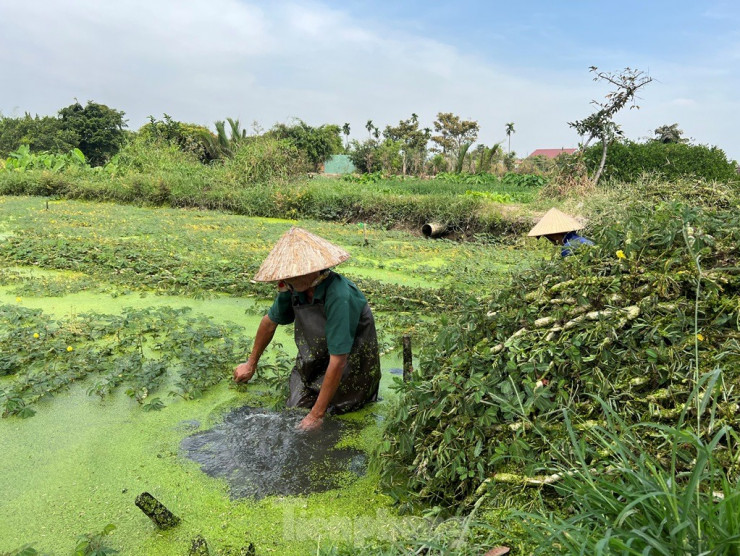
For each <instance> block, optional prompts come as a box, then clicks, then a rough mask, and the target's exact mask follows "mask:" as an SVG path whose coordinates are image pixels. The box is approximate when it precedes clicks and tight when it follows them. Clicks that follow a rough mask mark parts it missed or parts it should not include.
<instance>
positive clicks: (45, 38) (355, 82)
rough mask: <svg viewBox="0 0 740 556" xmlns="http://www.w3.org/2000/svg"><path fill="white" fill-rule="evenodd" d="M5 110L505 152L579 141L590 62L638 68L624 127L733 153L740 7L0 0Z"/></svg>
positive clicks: (591, 87)
mask: <svg viewBox="0 0 740 556" xmlns="http://www.w3.org/2000/svg"><path fill="white" fill-rule="evenodd" d="M0 64H2V67H3V68H4V72H3V78H2V85H1V86H0V112H1V113H2V114H4V115H6V116H8V115H10V116H13V115H22V114H23V113H24V112H26V111H28V112H31V113H33V114H35V113H38V114H54V113H56V111H57V110H58V109H59V108H61V107H63V106H67V105H69V104H71V103H72V102H74V99H75V98H77V99H79V100H80V101H82V102H85V101H87V100H95V101H96V102H101V103H105V104H108V105H109V106H112V107H114V108H116V109H119V110H123V111H125V112H126V117H127V118H128V121H129V127H130V128H132V129H136V128H138V127H139V126H141V125H142V124H143V123H145V122H146V119H147V116H149V115H150V114H153V115H155V116H158V117H161V116H162V114H163V113H165V112H166V113H168V114H170V115H171V116H173V117H174V118H176V119H179V120H183V121H189V122H194V123H199V124H203V125H209V126H211V127H212V126H213V122H214V121H215V120H218V119H224V118H226V117H235V118H239V119H240V121H241V122H242V124H243V125H245V126H246V127H251V125H252V123H253V122H256V124H257V126H256V127H257V128H259V127H261V128H269V127H270V126H272V125H273V124H274V123H276V122H289V121H290V120H291V118H295V117H298V118H302V119H304V120H305V121H307V122H309V123H311V124H314V125H318V124H322V123H337V124H339V125H341V124H343V123H344V122H349V123H350V125H351V128H352V136H353V137H354V138H363V137H365V136H366V132H365V129H364V126H365V122H366V121H367V120H368V119H372V120H373V121H374V122H375V124H376V125H378V126H379V127H381V128H382V127H384V126H385V125H386V124H395V123H397V122H398V120H399V119H402V118H408V117H409V116H410V115H411V113H412V112H414V113H416V114H418V115H419V116H420V119H421V121H422V124H423V125H425V126H431V125H432V122H433V121H434V118H435V116H436V114H437V113H438V112H441V111H444V112H455V113H457V114H459V115H460V116H462V117H464V118H470V119H474V120H477V121H478V122H479V124H480V127H481V132H480V135H479V140H480V141H481V142H484V143H486V144H489V145H490V144H492V143H495V142H499V141H504V140H505V133H504V126H505V124H506V123H507V122H514V124H515V129H516V133H515V134H514V135H513V136H512V138H511V143H512V149H513V150H515V151H516V152H517V153H518V154H519V155H520V156H524V155H527V154H529V152H531V151H532V150H534V149H536V148H558V147H571V146H576V144H577V143H578V140H579V138H578V137H577V136H576V135H575V133H574V132H573V131H572V130H571V129H570V128H569V127H568V125H567V122H569V121H573V120H575V119H580V118H583V117H585V116H586V115H588V114H589V113H590V112H591V110H592V106H591V105H590V101H591V100H593V99H600V98H602V97H603V95H604V94H606V93H607V92H608V89H607V88H606V87H604V86H603V85H600V84H599V83H595V82H593V81H592V79H591V77H592V76H591V74H589V72H588V67H589V66H591V65H594V66H598V67H599V69H601V70H604V71H619V70H621V69H622V68H624V67H627V66H629V67H633V68H638V69H640V70H644V71H646V72H648V73H649V75H650V76H651V77H653V79H654V81H653V82H652V83H651V84H650V85H648V86H647V87H645V88H644V89H643V90H642V92H641V94H640V97H641V98H640V100H639V105H640V107H641V108H640V110H625V111H624V112H622V113H620V114H619V115H618V116H617V118H616V121H617V123H619V124H621V125H622V127H623V129H624V131H625V134H626V135H627V137H629V138H630V139H634V140H639V139H643V138H646V137H649V136H652V133H653V130H654V129H655V128H656V127H658V126H660V125H663V124H672V123H678V124H679V127H680V128H681V129H683V130H684V132H685V135H686V136H688V137H690V138H692V139H693V141H694V142H696V143H702V144H709V145H717V146H719V147H721V148H722V149H724V150H725V152H726V153H727V154H728V155H729V156H730V157H732V158H735V159H740V134H738V132H737V128H738V124H740V116H738V114H740V95H739V94H738V91H740V71H738V70H739V69H740V7H738V4H737V3H735V2H730V1H724V0H722V1H713V0H709V1H706V2H701V1H696V0H695V1H692V2H689V1H685V0H677V1H673V2H666V1H662V0H660V1H648V0H644V1H640V2H638V1H634V0H626V1H623V2H621V3H613V2H602V1H596V0H592V1H580V0H579V1H566V0H562V1H560V2H552V1H550V2H544V1H537V2H532V1H530V2H526V1H523V2H494V1H489V2H483V1H473V0H460V1H456V2H435V1H424V2H422V1H416V0H415V1H407V2H400V1H396V2H390V1H378V2H369V1H361V0H344V1H341V2H340V1H334V0H326V1H324V2H321V1H315V2H290V1H281V0H277V1H271V2H259V1H247V0H182V1H176V0H118V1H117V2H100V1H98V0H66V1H59V0H57V1H52V0H35V1H30V2H26V3H19V2H15V1H12V0H0Z"/></svg>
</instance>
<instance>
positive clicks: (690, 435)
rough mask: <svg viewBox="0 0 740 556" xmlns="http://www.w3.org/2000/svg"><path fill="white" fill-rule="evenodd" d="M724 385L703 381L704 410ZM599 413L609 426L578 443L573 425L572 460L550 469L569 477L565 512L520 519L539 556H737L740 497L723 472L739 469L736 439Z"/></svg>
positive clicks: (610, 411) (698, 396) (711, 376)
mask: <svg viewBox="0 0 740 556" xmlns="http://www.w3.org/2000/svg"><path fill="white" fill-rule="evenodd" d="M719 379H720V371H719V370H715V371H713V372H711V373H707V374H706V375H704V377H702V380H701V381H700V382H699V384H698V385H697V388H696V389H695V391H694V399H695V400H699V403H700V404H701V405H704V404H705V403H707V402H706V400H708V398H709V396H707V395H706V392H711V391H712V390H713V389H714V386H715V385H716V384H717V381H718V380H719ZM601 407H602V410H603V413H604V415H605V416H606V420H607V423H608V425H606V426H596V427H593V428H588V429H587V430H586V431H585V432H583V433H581V434H579V433H578V432H577V431H576V428H575V426H574V424H573V423H572V422H571V420H570V418H569V417H567V416H566V423H567V426H568V432H569V435H570V438H571V443H572V454H575V458H571V457H563V458H562V460H561V464H560V465H559V466H557V467H555V468H552V469H550V470H549V471H551V472H556V473H557V474H558V476H559V477H561V478H562V479H561V482H560V483H557V484H556V486H555V490H556V491H557V493H558V494H559V495H560V497H561V499H562V500H564V501H566V504H565V507H564V509H563V510H561V511H553V512H550V513H539V514H538V513H517V514H515V519H516V520H517V521H518V522H520V523H522V524H523V526H524V529H525V534H526V535H528V536H529V537H530V538H531V540H532V541H533V544H534V545H535V546H536V547H537V548H536V550H535V554H595V555H600V554H605V555H606V554H624V555H634V556H638V555H646V554H659V555H665V556H678V555H687V556H688V555H698V554H705V555H710V554H711V555H728V556H735V555H738V554H740V488H739V487H738V484H737V480H736V478H735V477H732V476H730V475H729V474H728V472H727V471H726V462H727V460H731V461H737V456H738V452H737V441H738V436H737V432H736V431H734V430H733V429H731V428H730V427H728V426H723V425H721V423H720V422H717V423H716V426H715V427H710V430H713V431H714V432H713V433H712V434H709V435H699V434H697V433H696V432H695V431H694V430H693V428H692V427H690V426H688V424H687V423H686V420H685V417H686V415H687V413H686V412H685V413H684V415H683V416H682V419H681V420H680V421H679V423H678V424H677V425H675V426H666V425H661V424H657V423H638V424H628V423H627V422H625V421H624V420H623V419H622V418H621V417H620V415H619V413H618V412H617V411H616V410H615V409H614V408H612V407H611V406H609V405H608V404H606V403H604V402H601ZM687 409H689V408H688V407H687ZM705 409H706V408H705ZM646 439H650V440H651V444H654V443H655V442H656V441H657V442H658V443H660V444H662V445H663V446H664V447H665V451H664V452H663V453H662V454H656V453H655V451H654V450H652V449H650V448H649V447H648V446H647V442H646ZM605 454H608V458H604V455H605ZM597 459H598V460H600V461H605V463H602V464H596V463H594V461H595V460H597ZM723 463H724V465H723Z"/></svg>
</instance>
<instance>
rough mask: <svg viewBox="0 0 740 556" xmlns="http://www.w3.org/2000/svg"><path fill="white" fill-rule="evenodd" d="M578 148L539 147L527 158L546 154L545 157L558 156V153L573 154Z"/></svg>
mask: <svg viewBox="0 0 740 556" xmlns="http://www.w3.org/2000/svg"><path fill="white" fill-rule="evenodd" d="M577 150H578V149H537V150H536V151H534V152H533V153H532V154H530V155H529V156H528V157H527V158H532V157H535V156H544V157H545V158H549V159H553V158H556V157H557V156H558V155H561V154H564V153H565V154H573V153H574V152H576V151H577Z"/></svg>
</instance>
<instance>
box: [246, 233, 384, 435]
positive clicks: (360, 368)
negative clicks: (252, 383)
mask: <svg viewBox="0 0 740 556" xmlns="http://www.w3.org/2000/svg"><path fill="white" fill-rule="evenodd" d="M349 257H350V255H349V253H347V252H346V251H345V250H344V249H341V248H340V247H337V246H336V245H333V244H332V243H330V242H328V241H326V240H325V239H323V238H321V237H319V236H317V235H314V234H312V233H310V232H308V231H306V230H304V229H302V228H297V227H293V228H291V229H290V230H288V231H287V232H286V233H285V234H284V235H283V236H282V237H281V238H280V239H279V240H278V242H277V243H276V244H275V247H273V249H272V251H271V252H270V254H269V255H268V256H267V258H266V259H265V261H264V262H263V263H262V266H261V267H260V269H259V270H258V271H257V274H256V275H255V277H254V279H255V280H257V281H259V282H277V284H278V294H277V296H276V297H275V301H274V302H273V304H272V307H271V308H270V310H269V311H268V313H267V314H266V315H265V316H264V317H262V320H261V321H260V325H259V327H258V329H257V334H256V336H255V339H254V347H253V348H252V352H251V353H250V355H249V357H248V358H247V361H246V362H245V363H242V364H240V365H238V366H237V367H236V369H235V370H234V380H235V381H236V382H248V381H249V380H251V378H252V377H253V376H254V374H255V372H256V371H257V364H258V363H259V360H260V357H261V356H262V353H263V352H264V350H265V348H266V347H267V346H268V345H269V344H270V342H271V341H272V338H273V336H274V334H275V331H276V330H277V327H278V326H279V325H281V324H290V323H294V324H295V326H294V329H295V342H296V347H297V348H298V354H297V356H296V362H295V366H294V367H293V371H292V373H291V376H290V396H289V398H288V400H287V402H286V406H287V407H304V408H308V409H310V411H309V413H308V415H307V416H306V417H305V418H304V419H303V421H301V425H300V426H301V428H303V429H312V428H316V427H318V426H320V424H321V421H322V419H323V418H324V415H325V414H326V413H327V412H330V413H346V412H348V411H354V410H356V409H359V408H361V407H362V406H363V405H365V404H366V403H368V402H372V401H375V400H376V399H377V397H378V386H379V384H380V354H379V351H378V338H377V334H376V331H375V321H374V319H373V314H372V311H371V310H370V306H369V305H368V303H367V300H366V299H365V296H364V295H363V294H362V292H361V291H360V290H359V289H358V288H357V286H355V284H353V283H352V282H351V281H350V280H347V279H346V278H345V277H344V276H341V275H340V274H338V273H336V272H334V271H333V270H331V268H332V267H334V266H336V265H337V264H339V263H342V262H344V261H346V260H347V259H349Z"/></svg>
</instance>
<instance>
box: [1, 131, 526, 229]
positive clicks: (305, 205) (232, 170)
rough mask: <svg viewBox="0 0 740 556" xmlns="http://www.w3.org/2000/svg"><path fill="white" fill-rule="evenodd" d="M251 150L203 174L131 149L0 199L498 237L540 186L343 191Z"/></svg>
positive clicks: (466, 183) (31, 180)
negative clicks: (436, 226) (439, 228)
mask: <svg viewBox="0 0 740 556" xmlns="http://www.w3.org/2000/svg"><path fill="white" fill-rule="evenodd" d="M250 148H252V147H250V146H249V145H245V146H244V151H245V152H244V153H242V154H241V155H240V156H236V157H234V158H233V159H228V160H226V161H224V162H223V163H219V164H213V165H203V164H202V163H201V162H199V161H198V160H196V159H194V158H193V157H191V156H189V155H187V154H186V153H183V152H180V151H178V150H177V149H176V148H171V147H166V146H162V145H157V144H146V143H145V142H144V143H142V142H135V143H133V144H132V145H130V146H129V147H127V150H124V152H123V153H121V155H120V156H119V157H118V159H117V160H116V162H115V163H113V162H111V163H110V164H109V165H107V166H106V167H104V168H95V169H93V168H90V167H89V166H85V165H70V166H63V167H59V169H57V170H52V169H48V168H45V167H44V166H43V165H37V166H34V165H33V164H28V165H25V166H23V167H22V168H10V167H7V168H5V169H2V168H0V194H2V195H43V196H51V197H62V198H66V199H84V200H97V201H115V202H118V203H131V204H138V205H153V206H169V207H191V208H193V207H194V208H201V209H215V210H223V211H228V212H231V213H235V214H242V215H247V216H260V217H277V218H286V217H287V218H297V219H313V220H328V221H340V222H366V223H372V224H375V225H380V226H382V227H386V228H393V227H404V228H407V229H412V230H419V229H420V228H421V226H422V225H423V224H425V223H427V222H440V223H444V224H446V225H448V226H449V227H450V228H451V229H452V230H454V231H455V232H456V233H458V234H465V235H468V236H470V235H474V234H491V235H494V236H502V235H510V234H517V233H519V232H522V231H524V230H525V229H526V228H527V226H529V225H530V219H529V218H528V217H527V215H526V214H525V215H524V216H521V215H519V214H518V213H517V214H512V212H511V211H509V210H505V209H502V208H501V205H502V204H511V203H516V204H527V203H529V202H531V201H532V199H533V198H534V196H535V193H536V191H537V190H538V189H539V187H540V185H539V182H537V183H536V184H535V185H534V186H528V185H526V184H525V182H521V181H511V180H509V181H508V182H504V181H502V180H501V179H499V178H497V177H495V176H492V175H489V174H483V175H475V176H466V179H461V178H460V176H458V175H455V174H452V175H447V176H441V177H440V178H438V179H433V180H422V179H418V178H408V179H399V178H391V179H383V178H381V177H379V176H378V175H370V176H369V177H368V176H360V177H359V178H355V179H352V180H350V181H347V180H342V179H328V178H316V179H308V178H306V177H305V175H300V174H296V173H295V172H293V171H287V170H286V171H282V170H281V168H283V166H284V165H285V164H287V162H285V161H282V162H281V161H280V160H277V161H276V160H272V159H270V158H269V156H272V155H269V153H262V152H260V153H252V154H250V153H249V152H248V151H249V149H250ZM240 152H241V151H240ZM268 155H269V156H268ZM29 156H33V155H29ZM37 156H41V155H37ZM265 157H268V158H267V159H266V158H265ZM281 160H282V159H281ZM265 165H267V166H266V167H265V168H263V166H265ZM272 165H276V166H275V168H272ZM271 168H272V169H271ZM255 169H257V170H258V171H257V170H255ZM300 176H302V177H300ZM526 183H528V182H526Z"/></svg>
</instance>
